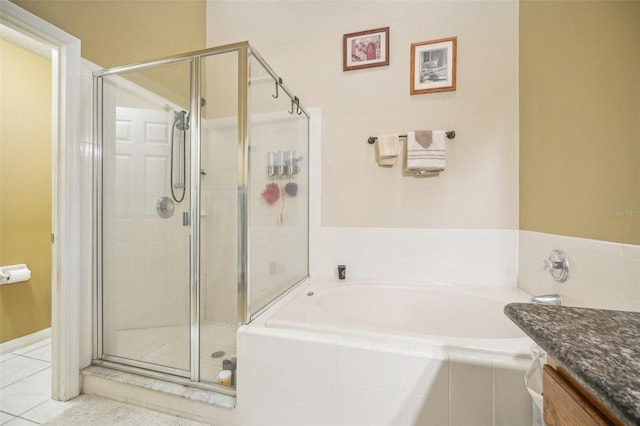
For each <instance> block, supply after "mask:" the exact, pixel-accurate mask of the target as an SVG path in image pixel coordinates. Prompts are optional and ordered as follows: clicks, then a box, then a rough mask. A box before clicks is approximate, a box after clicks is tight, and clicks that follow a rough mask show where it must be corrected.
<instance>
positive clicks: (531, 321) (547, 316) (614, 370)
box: [504, 303, 640, 425]
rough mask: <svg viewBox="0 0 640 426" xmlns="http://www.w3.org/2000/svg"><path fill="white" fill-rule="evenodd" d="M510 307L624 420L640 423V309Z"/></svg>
mask: <svg viewBox="0 0 640 426" xmlns="http://www.w3.org/2000/svg"><path fill="white" fill-rule="evenodd" d="M504 313H505V314H506V315H507V316H508V317H509V318H511V320H512V321H513V322H514V323H516V324H517V325H518V326H519V327H520V328H521V329H522V330H523V331H524V332H525V333H527V334H528V335H529V337H531V338H532V339H533V340H534V341H535V342H536V343H537V344H538V345H540V347H542V349H544V350H545V352H547V354H548V355H550V356H552V357H553V358H555V359H556V360H557V361H558V362H559V363H560V364H561V365H562V366H563V367H564V368H565V369H566V370H567V371H568V372H569V373H570V374H571V375H572V376H573V377H574V378H575V379H576V380H577V381H578V382H580V383H581V384H582V385H583V386H584V387H585V388H586V389H587V390H589V391H590V392H591V393H592V394H593V396H595V397H596V398H597V399H598V400H599V401H600V402H602V404H603V405H604V406H605V407H607V408H608V409H609V410H611V412H612V413H613V414H615V415H616V416H617V417H618V418H619V419H620V420H621V421H622V422H624V424H629V425H640V312H623V311H610V310H604V309H588V308H575V307H570V306H551V305H536V304H531V303H511V304H508V305H507V306H505V308H504Z"/></svg>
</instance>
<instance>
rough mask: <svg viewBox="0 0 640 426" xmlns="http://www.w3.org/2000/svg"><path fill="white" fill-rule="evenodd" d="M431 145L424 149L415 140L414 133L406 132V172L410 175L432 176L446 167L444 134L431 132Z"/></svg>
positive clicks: (442, 132)
mask: <svg viewBox="0 0 640 426" xmlns="http://www.w3.org/2000/svg"><path fill="white" fill-rule="evenodd" d="M431 136H432V137H431V140H432V141H431V144H430V145H428V146H427V147H426V148H425V147H424V146H422V145H421V144H420V143H418V141H417V140H416V132H407V170H408V171H409V172H412V173H420V174H426V173H428V174H433V173H439V172H441V171H443V170H444V168H445V166H446V132H445V131H444V130H434V131H433V132H431Z"/></svg>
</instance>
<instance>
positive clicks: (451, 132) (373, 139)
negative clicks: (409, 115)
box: [367, 130, 456, 145]
mask: <svg viewBox="0 0 640 426" xmlns="http://www.w3.org/2000/svg"><path fill="white" fill-rule="evenodd" d="M446 135H447V139H453V138H455V137H456V131H455V130H449V131H448V132H446ZM398 137H399V138H406V137H407V135H399V136H398ZM377 140H378V138H377V137H376V136H369V139H367V143H369V144H370V145H372V144H374V143H376V141H377Z"/></svg>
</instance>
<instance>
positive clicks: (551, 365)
mask: <svg viewBox="0 0 640 426" xmlns="http://www.w3.org/2000/svg"><path fill="white" fill-rule="evenodd" d="M542 386H543V387H542V389H543V405H544V421H545V422H546V424H547V426H600V425H624V423H622V422H621V421H620V420H619V419H618V418H617V417H616V416H615V415H614V414H612V413H611V412H610V411H609V410H608V409H607V408H606V407H604V406H603V405H602V404H601V403H600V402H599V401H598V400H597V399H596V398H594V397H593V395H591V393H590V392H589V391H588V390H586V389H585V388H584V386H582V385H581V384H580V383H578V382H577V381H576V380H575V378H573V377H572V376H571V375H570V374H569V373H567V371H566V370H564V369H563V368H562V367H561V366H560V365H559V364H558V363H557V361H555V360H554V359H553V358H551V357H549V358H548V360H547V364H546V365H545V366H544V371H543V382H542Z"/></svg>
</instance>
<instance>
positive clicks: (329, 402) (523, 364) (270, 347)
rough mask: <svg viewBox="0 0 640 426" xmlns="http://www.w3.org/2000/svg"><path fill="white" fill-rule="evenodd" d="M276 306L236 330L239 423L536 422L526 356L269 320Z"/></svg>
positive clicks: (450, 423)
mask: <svg viewBox="0 0 640 426" xmlns="http://www.w3.org/2000/svg"><path fill="white" fill-rule="evenodd" d="M287 299H289V296H288V297H287ZM277 308H278V306H276V307H275V309H277ZM271 312H272V311H269V312H267V313H266V314H265V315H264V316H263V317H261V318H260V319H258V320H256V321H254V322H253V323H251V324H250V325H248V326H246V327H243V328H241V330H240V332H239V335H238V336H239V341H238V350H239V353H238V357H239V358H238V362H239V365H242V372H241V374H240V375H239V383H238V386H239V394H238V408H237V411H238V413H237V415H238V416H239V417H238V420H239V421H240V422H241V423H240V424H247V425H252V424H256V425H257V424H259V425H301V424H304V425H394V426H395V425H469V424H479V425H512V426H513V425H528V424H530V422H531V400H530V398H529V396H528V394H527V391H526V389H525V387H524V384H523V374H524V371H525V370H526V368H527V367H528V365H529V363H530V360H529V359H528V358H526V357H512V356H504V355H493V354H492V355H488V354H474V353H471V352H462V351H454V350H444V351H443V350H439V349H437V348H434V347H433V346H429V345H427V344H424V343H422V342H420V341H419V340H406V339H403V338H402V336H400V337H399V338H397V339H394V340H380V339H377V338H375V337H371V338H369V337H356V336H346V335H336V334H331V333H316V332H306V331H303V330H292V329H281V328H268V327H265V326H264V322H265V316H268V315H270V313H271Z"/></svg>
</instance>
